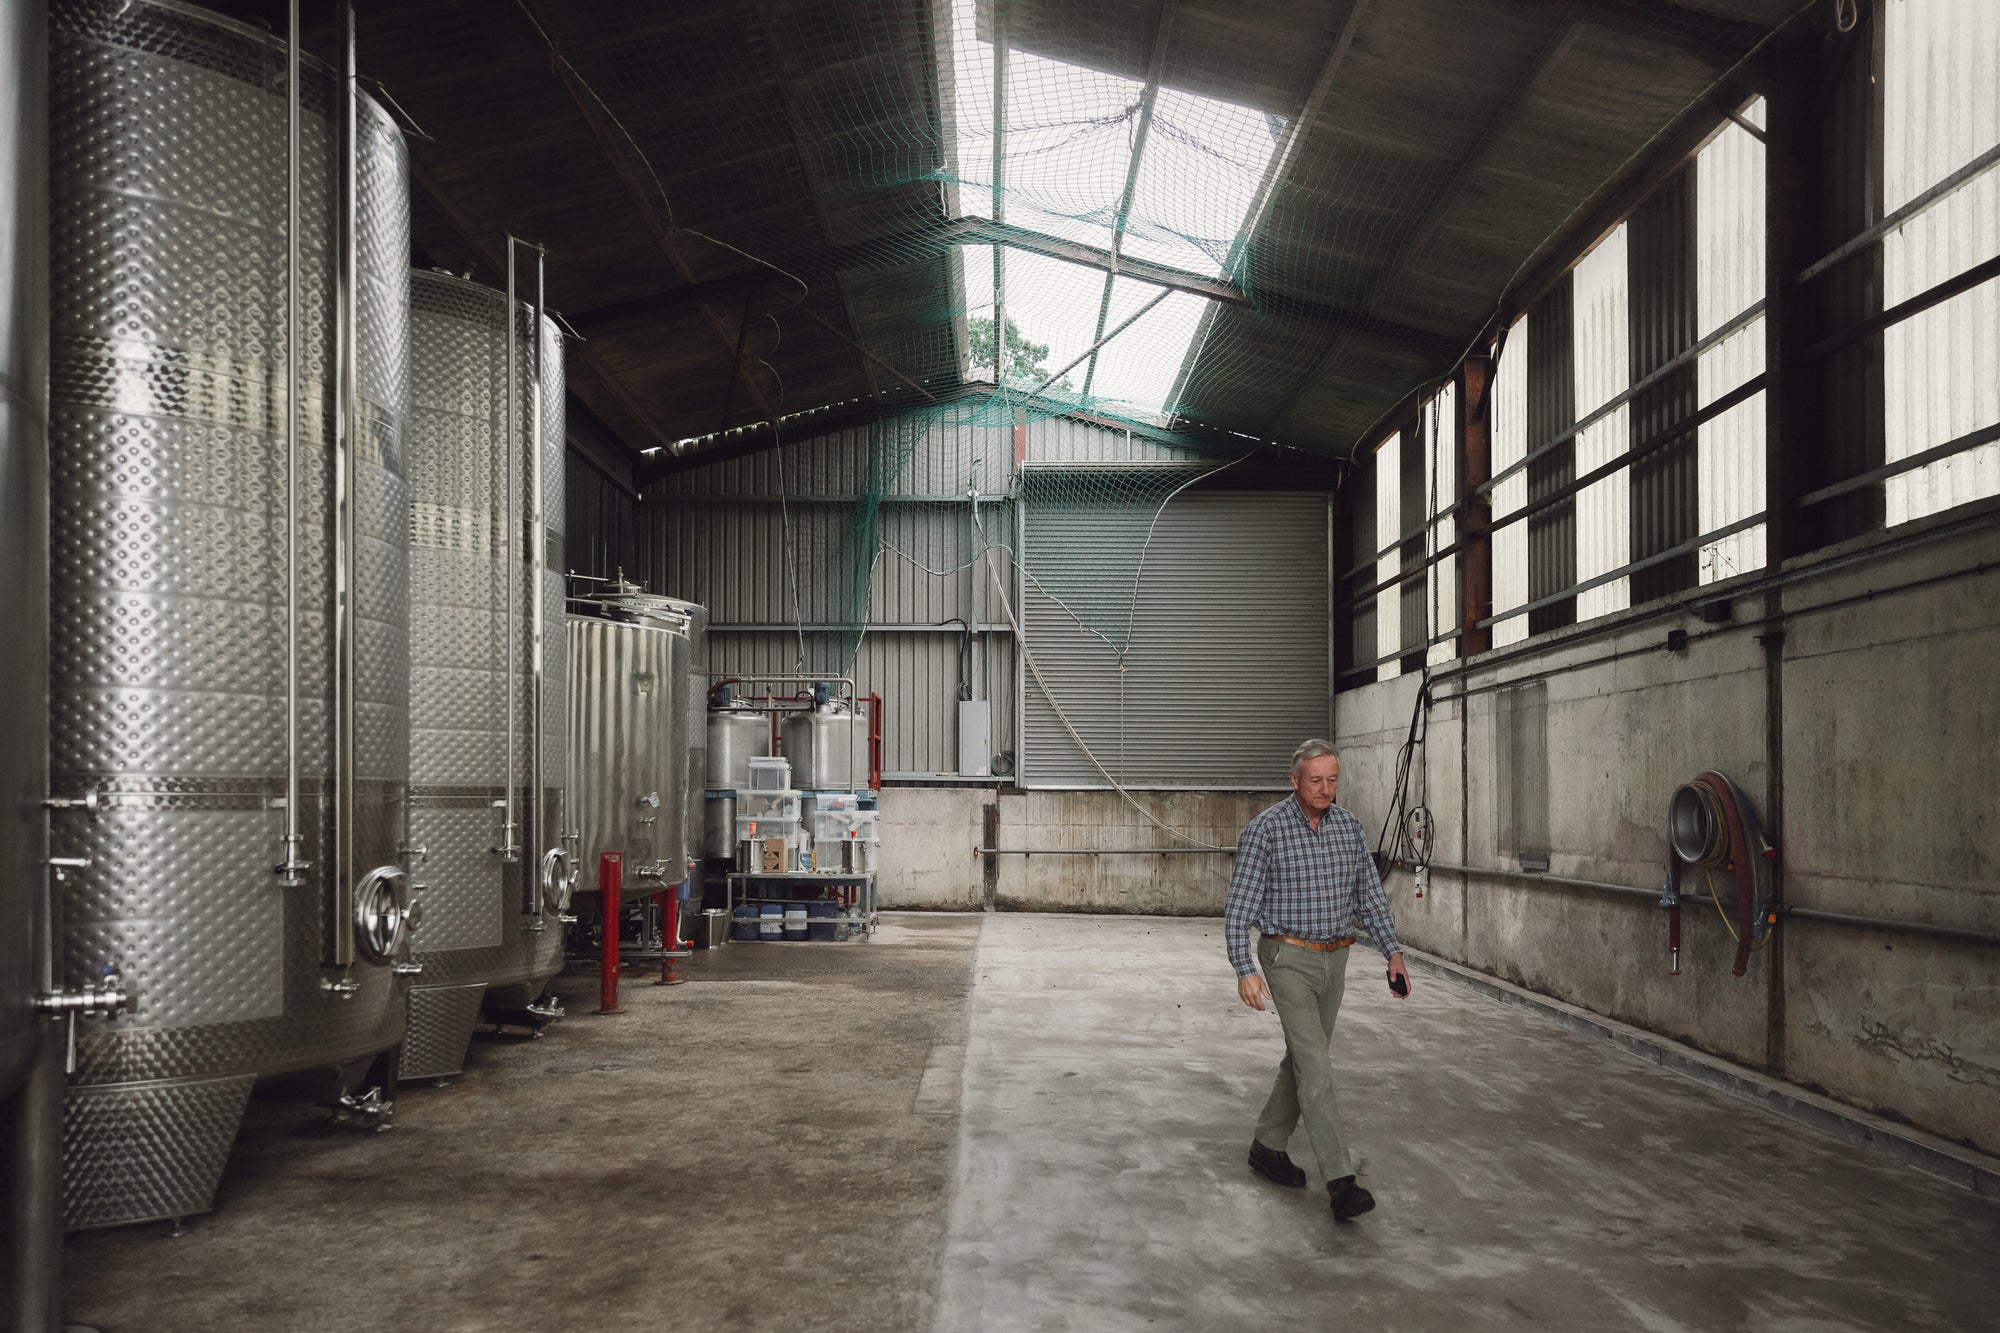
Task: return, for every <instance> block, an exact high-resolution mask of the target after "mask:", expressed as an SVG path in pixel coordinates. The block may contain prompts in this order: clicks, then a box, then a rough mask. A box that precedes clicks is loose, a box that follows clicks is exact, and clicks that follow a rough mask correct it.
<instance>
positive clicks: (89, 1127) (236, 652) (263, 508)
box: [51, 0, 410, 1228]
mask: <svg viewBox="0 0 2000 1333" xmlns="http://www.w3.org/2000/svg"><path fill="white" fill-rule="evenodd" d="M343 29H344V31H343V37H344V39H345V40H344V41H343V48H344V50H345V53H346V56H345V60H346V63H347V66H348V70H349V72H350V73H351V69H352V53H353V44H352V36H353V34H352V30H351V27H348V26H347V25H345V24H343ZM51 60H52V64H51V73H52V78H51V84H52V89H53V111H52V114H53V128H54V137H53V144H54V149H53V160H54V163H55V170H54V176H53V183H52V190H53V220H54V226H53V234H54V264H53V273H54V316H53V325H54V327H53V347H52V399H53V416H52V423H51V442H52V455H53V460H52V461H53V486H52V505H51V510H52V514H51V526H52V531H51V550H52V553H53V554H52V566H53V569H52V601H53V607H52V624H53V634H52V640H53V642H52V645H51V695H52V714H53V734H52V774H51V783H52V787H53V790H54V792H55V794H56V796H57V797H60V798H68V799H72V800H86V799H88V798H90V797H92V796H95V797H96V798H97V800H98V801H99V802H100V804H101V807H102V808H101V810H99V811H98V812H97V813H96V814H95V816H94V817H92V816H91V815H90V814H88V813H86V812H84V811H80V810H77V809H71V810H68V811H64V812H61V813H59V814H58V815H57V816H56V818H55V822H54V825H53V831H52V834H51V841H52V844H53V847H52V850H53V851H54V853H55V854H58V855H68V856H76V857H84V858H88V860H89V866H88V868H86V869H83V870H80V871H76V872H73V873H72V874H71V876H70V878H69V880H68V882H67V884H66V885H65V887H64V890H63V893H62V905H61V912H62V926H63V934H62V946H63V948H62V967H63V970H64V973H65V976H66V980H67V981H68V982H69V983H70V984H71V985H72V986H75V985H80V984H83V983H87V982H88V981H89V980H90V979H91V978H93V977H96V976H97V975H99V974H100V972H101V970H102V969H104V968H105V967H107V966H110V965H114V964H115V965H116V966H117V967H119V968H120V969H122V971H123V973H124V975H125V977H126V979H127V982H128V985H129V989H130V991H131V992H132V995H133V998H134V1001H135V1004H136V1010H135V1011H134V1012H130V1013H128V1014H126V1015H125V1016H122V1017H119V1018H117V1019H115V1020H112V1021H111V1022H109V1023H108V1024H105V1025H103V1026H101V1027H100V1026H98V1025H87V1027H88V1029H89V1030H87V1031H86V1032H85V1034H84V1039H83V1040H82V1042H81V1044H80V1049H79V1052H78V1056H79V1064H78V1069H77V1071H76V1074H75V1077H74V1079H73V1080H72V1083H71V1086H70V1090H69V1093H68V1096H67V1099H66V1106H65V1116H64V1120H65V1126H64V1134H65V1143H64V1154H65V1163H64V1166H65V1177H66V1179H65V1188H64V1196H65V1197H64V1215H65V1221H66V1223H67V1225H68V1226H70V1227H72V1228H77V1227H94V1226H105V1225H113V1224H117V1223H127V1222H139V1221H145V1220H149V1219H153V1218H164V1217H179V1216H183V1215H186V1214H190V1213H195V1212H200V1211H203V1210H205V1209H207V1208H208V1206H209V1204H210V1202H211V1200H212V1198H213V1195H214V1190H215V1186H216V1183H217V1180H218V1178H219V1177H220V1175H221V1172H222V1168H223V1165H224V1162H225V1160H226V1158H227V1156H228V1152H229V1147H230V1143H231V1141H232V1139H233V1138H234V1136H235V1132H236V1127H237V1124H238V1122H239V1120H240V1118H241V1115H242V1112H243V1107H244V1103H245V1101H246V1099H247V1098H248V1097H249V1095H250V1091H251V1087H252V1085H253V1083H255V1082H256V1081H257V1080H259V1079H260V1078H262V1077H265V1076H271V1075H280V1074H292V1073H298V1074H302V1075H303V1074H304V1073H305V1072H306V1071H314V1078H313V1079H312V1081H313V1082H314V1083H315V1084H317V1085H319V1086H320V1087H322V1088H324V1089H327V1091H326V1092H325V1095H328V1096H339V1095H341V1092H342V1090H346V1091H347V1092H349V1093H357V1092H358V1085H359V1082H360V1080H361V1079H362V1078H363V1077H364V1075H365V1073H366V1071H367V1070H368V1068H369V1066H370V1063H371V1062H372V1061H373V1059H374V1057H376V1056H377V1055H378V1054H380V1053H382V1052H384V1051H386V1050H388V1049H390V1048H392V1047H394V1046H395V1045H396V1044H397V1043H398V1042H399V1041H400V1040H401V1038H402V1035H403V1026H404V1015H405V1010H406V1004H405V999H404V990H405V988H406V986H405V982H404V981H403V979H402V978H401V977H400V976H398V975H395V971H394V969H395V968H396V967H397V966H399V965H404V964H406V962H407V959H406V950H407V947H408V926H409V875H408V871H409V863H410V858H409V854H408V844H407V842H406V839H405V802H406V787H407V783H408V778H409V577H408V551H409V499H408V495H407V493H406V491H405V486H404V472H403V469H404V447H405V418H406V416H407V412H408V402H409V267H408V263H409V261H408V255H409V242H410V222H409V216H410V215H409V188H408V160H407V157H406V151H405V148H404V144H403V139H402V136H401V134H400V133H398V131H397V130H396V128H395V126H394V125H393V123H392V122H391V121H390V119H389V118H388V116H387V115H385V114H384V113H383V112H382V111H381V109H380V108H378V107H377V106H376V105H375V104H374V103H373V102H372V101H370V100H369V99H367V98H365V97H360V96H359V95H358V93H357V92H356V91H355V87H356V85H355V83H354V81H353V80H352V79H351V78H349V77H338V76H336V75H335V74H334V73H333V72H332V71H331V70H329V69H327V68H325V67H323V66H320V65H318V64H314V63H311V62H308V63H307V65H306V67H305V73H304V76H303V77H302V78H301V79H300V80H299V81H298V84H299V91H300V101H301V116H300V134H301V143H302V152H301V154H300V158H299V161H300V165H301V171H300V182H301V184H300V212H299V217H300V228H301V230H300V243H299V245H298V247H297V248H298V253H299V256H300V260H301V263H300V268H299V273H298V291H299V294H300V301H299V304H298V306H297V307H296V309H297V310H298V311H299V315H300V325H301V334H300V337H299V340H298V343H297V344H296V348H297V355H298V360H299V365H298V375H299V385H300V390H299V393H298V394H297V402H296V404H295V406H296V409H297V410H296V415H295V416H294V414H293V412H292V411H291V408H292V407H293V406H294V404H293V403H291V402H290V401H289V395H288V394H287V392H286V385H287V375H288V372H287V360H288V357H287V352H288V345H287V344H288V338H287V327H288V313H287V312H288V308H290V307H288V301H287V289H288V278H287V274H288V260H287V256H288V249H289V247H288V244H287V235H288V223H287V217H288V207H287V200H288V197H289V193H290V192H289V189H288V175H289V173H288V162H289V155H288V151H287V144H288V137H289V136H288V132H287V124H288V105H287V104H288V93H289V89H290V83H289V81H288V79H287V77H286V69H287V61H286V49H285V47H284V45H283V43H281V42H278V41H276V40H275V39H273V38H272V37H271V36H270V35H269V34H267V33H263V32H260V31H258V30H255V29H253V28H250V27H247V26H243V25H240V24H237V23H234V22H231V21H228V20H225V19H222V18H219V17H217V16H215V15H212V14H209V13H206V12H204V11H201V10H198V9H194V8H192V7H190V6H187V5H183V4H178V3H171V2H170V0H61V2H60V3H58V4H56V5H55V7H54V10H53V14H52V52H51ZM349 124H352V125H353V127H354V153H355V157H356V159H357V168H356V171H355V172H354V173H353V175H351V176H350V175H349V174H348V173H346V172H344V171H342V170H341V168H340V166H339V163H340V161H341V159H342V158H343V157H344V156H345V154H344V152H343V151H342V148H341V145H342V142H343V141H344V140H345V138H346V137H347V136H346V135H345V134H344V133H343V127H345V126H347V125H349ZM350 310H351V312H352V314H351V318H338V317H337V316H342V315H346V314H347V313H348V312H349V311H350ZM289 421H296V425H297V445H296V450H294V449H293V448H292V447H291V445H289V444H288V429H287V423H288V422H289ZM294 477H295V481H296V484H295V485H294V481H293V478H294ZM342 494H344V495H345V496H347V497H349V501H348V502H347V503H344V504H341V505H336V504H335V503H334V500H335V498H336V496H337V495H342ZM294 506H295V509H294ZM291 512H296V515H297V519H296V521H295V522H288V518H287V515H288V513H291ZM294 534H295V537H296V539H295V540H294V539H293V537H294ZM294 556H295V557H296V566H295V570H296V587H297V596H296V598H293V597H290V596H289V595H288V590H289V587H290V584H291V579H290V577H289V576H288V570H291V569H293V568H294V566H293V564H292V558H293V557H294ZM294 634H295V647H296V652H295V655H294V654H293V653H292V652H291V650H290V645H292V644H293V642H294ZM293 660H295V662H296V668H297V670H296V688H295V689H294V688H293V686H292V685H291V683H290V681H291V677H292V673H291V672H290V671H289V670H288V661H293ZM294 754H295V755H296V760H297V762H296V768H294V766H293V764H292V762H291V756H293V755H294ZM295 773H296V779H297V780H296V784H294V782H293V777H294V774H295ZM294 785H296V789H297V799H296V800H293V799H292V797H291V796H290V795H289V794H288V793H289V791H290V790H291V789H292V788H293V786H294ZM288 811H290V812H291V813H290V814H289V815H288ZM288 820H296V821H297V825H296V837H297V839H298V841H297V842H296V843H292V842H289V841H288V840H289V838H290V837H291V836H292V834H291V833H290V832H288V827H287V826H288ZM301 1081H304V1080H303V1079H302V1080H301ZM360 1101H361V1102H362V1103H363V1104H364V1105H371V1106H376V1105H379V1101H376V1100H372V1099H368V1098H365V1097H362V1098H360Z"/></svg>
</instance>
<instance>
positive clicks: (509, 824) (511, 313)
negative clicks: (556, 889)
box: [500, 235, 521, 862]
mask: <svg viewBox="0 0 2000 1333" xmlns="http://www.w3.org/2000/svg"><path fill="white" fill-rule="evenodd" d="M516 244H517V242H516V241H515V240H514V238H513V236H512V235H509V236H508V237H507V319H506V336H507V384H506V393H507V481H506V487H507V489H506V492H505V495H506V503H507V516H506V518H505V519H504V520H503V521H502V525H501V526H502V527H503V528H504V529H505V535H504V537H503V539H502V543H501V544H502V546H503V547H504V548H505V549H506V552H507V800H506V813H505V815H504V816H503V817H502V819H501V824H500V859H501V861H502V862H509V861H518V860H520V859H521V849H520V846H519V844H518V843H516V842H515V840H514V833H515V828H516V824H515V820H514V788H515V787H516V785H517V784H518V783H519V781H520V769H519V763H518V756H517V754H516V753H515V751H516V749H517V747H518V745H519V732H520V728H519V727H518V726H517V725H516V719H517V718H518V717H519V716H520V713H519V711H518V709H517V706H516V697H515V690H516V688H517V687H518V684H519V677H520V666H521V663H520V652H521V648H520V643H521V624H520V621H521V603H520V597H519V595H518V593H517V590H516V588H515V586H514V566H515V564H516V563H517V562H518V561H519V560H520V558H521V523H520V510H519V507H518V506H519V504H520V498H521V497H520V495H519V493H518V492H517V489H516V487H515V484H514V453H515V450H516V449H517V448H518V447H519V443H520V442H519V440H518V438H517V436H518V434H519V426H518V421H517V419H518V416H519V406H520V405H519V395H520V367H519V360H518V358H517V356H516V355H515V348H514V343H515V339H516V338H517V336H518V334H517V332H516V330H517V328H518V323H517V321H518V320H519V315H518V313H517V312H516V311H515V309H514V286H515V284H514V247H515V245H516Z"/></svg>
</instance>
